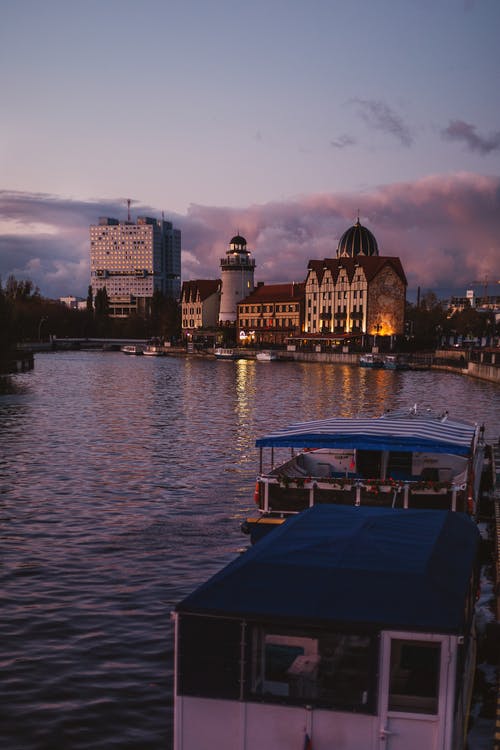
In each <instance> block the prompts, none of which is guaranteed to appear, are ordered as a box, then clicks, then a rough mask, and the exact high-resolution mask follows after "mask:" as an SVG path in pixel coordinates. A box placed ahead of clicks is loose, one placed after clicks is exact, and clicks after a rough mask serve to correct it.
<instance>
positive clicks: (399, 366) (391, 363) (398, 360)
mask: <svg viewBox="0 0 500 750" xmlns="http://www.w3.org/2000/svg"><path fill="white" fill-rule="evenodd" d="M383 367H384V370H409V369H410V365H409V364H408V361H407V360H406V359H405V358H404V357H403V356H402V355H401V354H386V355H385V356H384V358H383Z"/></svg>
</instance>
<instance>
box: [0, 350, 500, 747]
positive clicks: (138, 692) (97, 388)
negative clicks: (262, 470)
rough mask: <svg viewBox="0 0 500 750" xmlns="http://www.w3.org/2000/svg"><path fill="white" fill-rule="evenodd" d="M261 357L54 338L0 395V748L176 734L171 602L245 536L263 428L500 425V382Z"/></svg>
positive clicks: (135, 740)
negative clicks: (268, 362) (16, 385)
mask: <svg viewBox="0 0 500 750" xmlns="http://www.w3.org/2000/svg"><path fill="white" fill-rule="evenodd" d="M221 364H223V366H221ZM257 364H258V363H255V362H243V361H242V362H236V363H219V362H215V361H212V362H205V361H201V360H185V359H175V358H171V357H167V358H163V359H158V360H155V361H150V359H149V358H127V357H123V355H121V354H120V353H117V354H112V353H109V354H101V353H97V352H92V353H89V352H68V353H61V354H44V355H37V356H36V361H35V370H34V371H33V372H31V373H26V374H22V375H20V376H19V381H20V382H21V383H22V386H23V392H22V393H21V394H14V395H12V394H8V395H5V396H1V397H0V444H1V448H2V450H1V453H0V528H1V534H2V556H1V565H0V585H1V591H2V617H1V618H0V664H1V665H2V680H0V701H1V703H2V706H5V707H8V711H7V712H6V716H3V723H2V740H3V746H4V747H6V748H8V749H9V750H43V749H45V748H47V750H57V749H58V748H64V749H65V750H66V749H68V748H71V750H86V749H87V748H89V749H90V748H91V749H92V750H100V748H102V749H103V750H113V748H117V749H118V748H119V750H127V749H128V748H130V749H132V748H140V749H141V750H145V749H146V748H147V749H148V750H160V748H161V750H164V749H165V748H167V749H168V748H169V747H171V729H172V672H173V650H172V649H173V644H172V623H171V620H170V612H171V611H172V609H173V608H174V606H175V604H176V602H178V601H179V600H180V599H182V598H183V597H184V596H185V595H186V594H187V593H189V592H190V591H191V590H192V589H193V588H194V587H195V586H197V585H198V584H199V583H200V582H201V581H203V580H205V579H206V578H207V577H208V576H209V575H211V574H213V573H215V572H216V571H217V570H218V569H219V568H220V567H221V566H222V565H224V564H225V563H227V562H229V560H231V559H233V558H234V557H235V556H236V555H237V554H238V553H239V550H241V548H242V547H244V546H245V544H246V542H247V538H246V537H243V536H242V535H241V533H240V530H239V527H240V519H241V517H242V516H243V515H244V513H245V512H246V510H247V509H248V508H249V507H250V506H251V505H252V491H253V485H254V480H255V475H256V473H257V471H258V456H257V451H256V450H255V447H254V441H255V438H256V437H257V436H258V435H261V434H263V433H265V432H267V431H269V430H271V429H274V428H276V427H280V426H284V425H286V424H287V423H289V422H291V421H299V420H309V419H319V418H322V417H325V416H328V415H338V416H350V415H354V414H367V415H378V414H380V413H381V412H382V411H384V410H385V409H387V408H405V407H407V406H409V405H412V404H413V403H415V402H418V403H419V404H422V405H423V406H432V407H435V408H436V409H443V407H445V408H448V409H449V411H450V413H451V414H456V415H459V416H462V415H463V416H465V417H467V418H468V419H470V420H472V421H479V422H482V421H484V422H486V427H487V434H490V435H492V436H493V437H494V438H495V439H496V438H497V437H498V435H497V433H498V425H499V423H500V419H499V418H500V401H499V398H498V389H497V388H496V387H495V386H492V385H491V384H487V383H486V384H485V383H481V382H480V381H471V380H468V379H466V378H463V377H460V376H457V375H448V374H439V373H430V372H426V373H388V372H382V371H381V372H370V371H368V370H363V369H362V368H353V367H347V366H331V365H326V366H325V365H316V364H308V365H303V364H298V363H282V364H280V366H279V367H278V368H274V367H272V366H271V367H269V368H267V367H266V368H263V367H258V366H257ZM464 405H466V413H465V414H464V413H463V410H464Z"/></svg>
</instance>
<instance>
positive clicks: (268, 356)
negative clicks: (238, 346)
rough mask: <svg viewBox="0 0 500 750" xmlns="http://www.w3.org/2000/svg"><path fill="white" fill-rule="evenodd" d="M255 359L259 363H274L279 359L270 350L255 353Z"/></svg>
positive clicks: (276, 354) (275, 353)
mask: <svg viewBox="0 0 500 750" xmlns="http://www.w3.org/2000/svg"><path fill="white" fill-rule="evenodd" d="M255 359H257V360H258V361H259V362H276V361H277V360H278V359H279V357H278V353H277V352H273V351H272V350H271V349H263V350H262V351H261V352H257V354H256V355H255Z"/></svg>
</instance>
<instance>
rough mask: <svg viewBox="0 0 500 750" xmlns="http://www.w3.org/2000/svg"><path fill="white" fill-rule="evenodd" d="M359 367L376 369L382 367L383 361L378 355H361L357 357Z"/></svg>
mask: <svg viewBox="0 0 500 750" xmlns="http://www.w3.org/2000/svg"><path fill="white" fill-rule="evenodd" d="M359 366H360V367H371V368H377V369H378V368H382V367H383V366H384V360H383V357H382V356H381V355H380V354H371V353H367V354H361V355H360V357H359Z"/></svg>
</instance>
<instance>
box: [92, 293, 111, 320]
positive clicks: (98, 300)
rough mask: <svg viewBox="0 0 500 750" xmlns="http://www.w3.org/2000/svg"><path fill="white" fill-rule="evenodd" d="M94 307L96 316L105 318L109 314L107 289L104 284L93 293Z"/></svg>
mask: <svg viewBox="0 0 500 750" xmlns="http://www.w3.org/2000/svg"><path fill="white" fill-rule="evenodd" d="M94 307H95V315H96V318H106V317H108V315H109V297H108V291H107V289H106V287H105V286H104V287H103V288H102V289H98V290H97V292H96V293H95V298H94Z"/></svg>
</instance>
